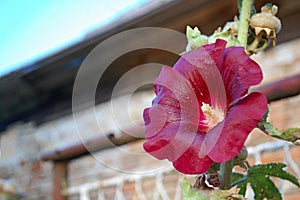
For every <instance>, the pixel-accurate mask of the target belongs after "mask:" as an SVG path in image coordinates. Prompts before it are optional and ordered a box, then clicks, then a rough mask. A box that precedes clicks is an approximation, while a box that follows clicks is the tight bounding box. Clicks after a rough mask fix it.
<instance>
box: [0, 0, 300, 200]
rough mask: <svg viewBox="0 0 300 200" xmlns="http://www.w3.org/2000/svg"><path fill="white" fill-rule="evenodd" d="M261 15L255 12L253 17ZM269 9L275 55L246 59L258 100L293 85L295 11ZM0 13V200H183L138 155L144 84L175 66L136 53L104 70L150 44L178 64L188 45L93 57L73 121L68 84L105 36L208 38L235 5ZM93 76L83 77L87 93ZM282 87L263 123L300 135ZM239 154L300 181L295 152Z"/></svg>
mask: <svg viewBox="0 0 300 200" xmlns="http://www.w3.org/2000/svg"><path fill="white" fill-rule="evenodd" d="M266 3H269V1H265V0H257V1H255V7H256V9H257V10H259V9H260V7H261V6H262V5H264V4H266ZM270 3H274V4H276V5H277V6H278V7H279V11H278V17H279V18H280V19H281V22H282V30H281V32H280V33H279V34H278V37H277V46H276V47H275V48H269V49H268V50H266V51H265V52H262V53H258V54H257V55H254V56H253V57H252V58H253V59H254V60H256V61H257V62H258V63H259V64H260V65H261V67H262V68H263V73H264V81H263V83H261V85H260V86H261V87H263V86H264V87H265V89H266V88H268V87H271V88H272V85H274V84H275V83H276V81H279V80H282V79H285V80H286V81H285V82H284V81H283V82H280V85H282V84H284V83H287V84H289V83H290V82H289V81H288V80H290V79H289V78H294V79H293V80H296V82H297V80H299V73H300V51H299V49H298V48H299V46H300V38H299V37H300V23H298V21H299V19H300V1H283V0H273V1H271V2H270ZM0 10H1V12H0V22H1V32H0V44H1V45H0V52H1V56H0V58H1V59H0V144H1V146H0V199H2V198H3V199H4V196H5V195H6V196H10V199H20V198H22V199H55V200H58V199H81V200H88V199H182V197H181V195H180V191H179V190H178V188H177V186H176V185H177V181H178V179H180V178H182V175H181V174H179V173H177V172H174V171H173V170H172V167H171V166H169V163H168V162H165V161H158V160H155V159H154V158H152V157H150V156H148V155H147V154H145V153H144V151H143V149H142V147H141V144H142V142H143V140H142V139H140V138H142V137H143V125H142V123H143V121H142V111H143V109H144V108H145V107H148V106H150V105H151V101H152V98H153V96H154V94H153V91H152V90H153V86H152V85H151V84H149V83H146V82H143V83H144V84H141V80H152V79H153V80H154V79H155V77H156V76H157V75H158V74H159V71H160V69H161V65H169V66H172V65H173V64H174V63H175V62H176V60H177V59H178V56H177V55H176V54H174V53H170V52H168V51H164V50H161V49H153V48H144V49H137V50H134V51H130V52H126V53H125V54H123V55H121V56H118V57H117V58H116V59H115V60H114V61H113V62H112V63H110V64H109V66H105V65H104V64H103V63H104V60H106V59H108V57H110V56H114V52H116V51H117V50H118V49H120V48H125V49H126V48H127V47H128V46H130V45H132V44H140V43H143V41H145V40H146V38H148V40H149V38H150V40H153V41H154V40H155V41H156V42H157V43H161V44H162V45H163V46H164V47H165V48H166V49H172V50H174V51H175V50H176V51H177V52H178V53H179V52H182V51H184V50H185V44H186V43H185V41H183V42H181V41H178V40H177V39H176V38H172V37H170V38H165V37H160V35H153V34H152V35H147V34H146V35H144V34H142V35H138V36H135V37H130V36H128V37H127V36H126V37H125V36H124V39H123V40H122V41H113V42H112V43H110V44H111V45H107V46H104V47H103V48H101V49H98V50H96V51H94V52H95V54H97V55H99V56H97V57H96V58H94V59H92V60H91V61H89V65H91V66H92V67H94V68H95V69H99V70H101V69H103V74H102V76H101V77H99V83H98V86H97V90H96V92H95V95H94V99H92V100H91V99H88V98H86V96H85V95H86V94H85V92H84V91H85V90H86V89H88V88H86V87H82V88H81V91H82V92H79V93H78V96H76V98H78V99H79V100H78V101H76V109H75V110H74V107H73V110H72V92H73V86H74V82H75V79H76V75H77V73H78V71H79V69H80V66H82V64H83V61H84V60H85V58H86V57H87V56H88V54H89V53H90V52H91V51H92V50H93V49H94V48H95V47H96V46H97V45H98V44H101V42H103V41H106V40H107V39H109V38H110V37H111V36H114V35H116V34H118V33H122V32H123V31H126V30H130V29H133V28H142V27H162V28H168V29H172V30H176V31H179V32H180V33H183V34H184V33H185V29H186V26H187V25H189V26H191V27H194V26H197V27H199V29H200V30H201V32H202V33H204V34H207V35H210V34H212V33H213V32H214V30H215V29H217V28H218V27H223V26H224V24H225V23H226V22H227V21H232V20H233V17H234V16H235V15H238V9H237V3H236V0H228V1H221V0H154V1H150V0H126V1H117V0H110V1H102V0H100V1H99V0H98V1H96V0H95V1H94V0H92V1H84V2H83V1H77V0H75V1H71V0H63V1H50V0H45V1H37V0H30V1H17V0H11V1H8V0H7V1H6V0H4V1H1V2H0ZM150 63H159V64H160V65H159V66H157V65H155V64H150ZM144 64H147V65H145V66H144V70H142V71H141V70H136V71H134V69H137V66H141V65H144ZM127 72H131V73H133V75H134V76H132V74H131V76H129V77H130V78H129V77H126V76H124V75H125V74H126V73H127ZM90 76H91V74H89V73H87V74H83V76H82V77H81V80H83V83H84V84H83V85H84V86H88V85H89V84H88V83H89V79H90V78H91V77H90ZM122 77H123V79H122ZM124 77H125V78H124ZM295 77H296V78H295ZM297 77H298V78H297ZM120 80H122V81H121V83H120ZM277 83H278V82H277ZM85 84H86V85H85ZM117 84H118V89H117V90H116V89H115V88H116V85H117ZM298 84H299V82H298ZM275 85H276V84H275ZM289 86H290V85H287V86H286V88H285V90H277V91H276V90H272V91H273V93H272V94H274V96H275V97H270V98H272V99H273V101H272V102H271V104H270V121H271V122H272V123H273V124H275V125H276V126H277V127H278V128H279V129H286V128H288V127H300V118H299V113H300V107H299V105H300V96H299V95H298V94H299V92H300V90H299V88H300V86H299V85H298V86H297V85H296V86H295V87H296V90H293V92H289V91H290V90H289V89H291V88H289ZM282 97H284V98H282ZM87 99H88V100H91V101H88V100H87ZM275 100H276V101H275ZM73 106H74V99H73ZM112 107H113V108H112ZM74 112H75V116H76V117H75V118H76V119H75V120H74V118H73V113H74ZM94 118H96V121H95V120H94ZM247 145H248V146H249V147H250V161H251V163H252V164H254V163H260V162H263V163H266V162H286V163H287V164H289V166H290V167H288V168H287V170H289V171H290V172H291V173H292V174H294V175H295V176H297V177H298V178H300V170H299V166H300V153H299V152H300V151H299V147H298V148H297V147H295V146H293V145H289V144H287V143H284V142H283V143H282V142H279V143H278V142H276V141H274V140H273V139H271V138H269V137H268V136H265V135H264V134H263V133H261V132H259V131H258V130H255V131H253V133H252V134H251V137H250V138H249V140H248V141H247ZM117 146H118V147H117ZM278 186H279V187H280V190H281V191H283V192H284V194H285V196H284V199H290V200H292V199H299V198H300V191H299V189H298V188H296V187H294V186H292V185H289V184H287V183H282V182H279V181H278ZM15 194H16V195H15ZM1 195H3V197H2V196H1Z"/></svg>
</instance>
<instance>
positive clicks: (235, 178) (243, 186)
mask: <svg viewBox="0 0 300 200" xmlns="http://www.w3.org/2000/svg"><path fill="white" fill-rule="evenodd" d="M244 178H245V176H244V175H243V174H239V173H233V174H232V178H231V180H232V183H233V184H235V183H236V182H239V181H240V180H243V179H244ZM246 180H247V179H246ZM246 180H245V181H246ZM245 181H243V182H241V183H240V184H238V188H239V189H240V191H239V194H241V195H243V196H245V194H246V190H247V183H245Z"/></svg>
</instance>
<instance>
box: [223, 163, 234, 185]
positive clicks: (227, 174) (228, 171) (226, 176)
mask: <svg viewBox="0 0 300 200" xmlns="http://www.w3.org/2000/svg"><path fill="white" fill-rule="evenodd" d="M232 168H233V159H231V160H229V161H227V162H223V163H221V165H220V189H222V190H229V189H230V186H231V176H232Z"/></svg>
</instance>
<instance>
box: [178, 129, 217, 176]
mask: <svg viewBox="0 0 300 200" xmlns="http://www.w3.org/2000/svg"><path fill="white" fill-rule="evenodd" d="M203 137H204V134H197V136H196V138H195V139H194V142H193V143H192V144H191V145H190V147H189V148H188V149H187V150H186V151H185V152H184V153H183V154H182V155H181V156H180V157H179V158H178V159H177V160H175V161H174V162H173V166H174V167H175V168H176V169H177V170H178V171H180V172H182V173H184V174H201V173H204V172H205V171H206V170H208V168H209V167H210V166H211V164H212V160H211V159H210V158H209V157H208V156H205V157H204V158H200V157H199V147H200V146H201V143H202V141H203Z"/></svg>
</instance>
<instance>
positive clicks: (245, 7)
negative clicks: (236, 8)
mask: <svg viewBox="0 0 300 200" xmlns="http://www.w3.org/2000/svg"><path fill="white" fill-rule="evenodd" d="M252 4H253V0H243V3H242V9H241V14H240V25H239V33H238V40H239V41H240V43H241V44H242V46H243V47H244V48H245V49H246V47H247V39H248V29H249V21H250V14H251V7H252Z"/></svg>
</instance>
